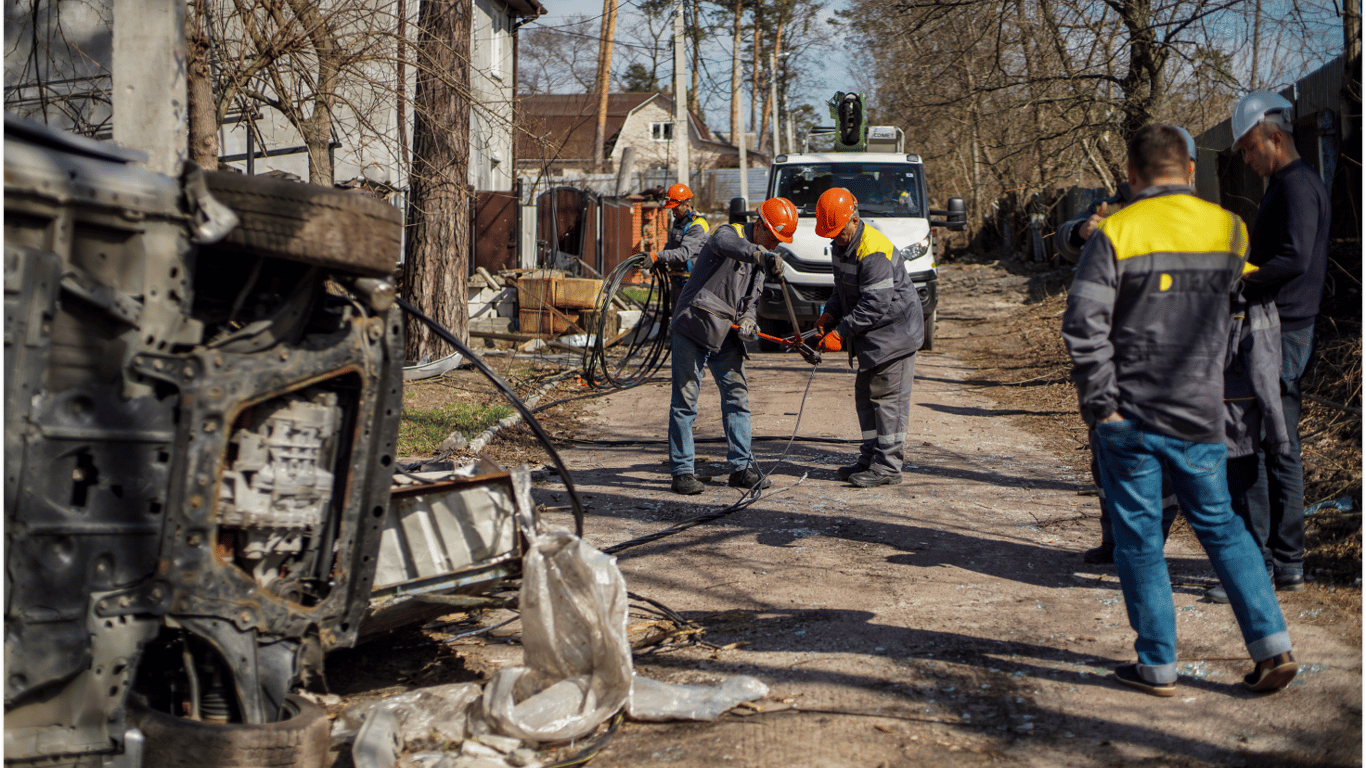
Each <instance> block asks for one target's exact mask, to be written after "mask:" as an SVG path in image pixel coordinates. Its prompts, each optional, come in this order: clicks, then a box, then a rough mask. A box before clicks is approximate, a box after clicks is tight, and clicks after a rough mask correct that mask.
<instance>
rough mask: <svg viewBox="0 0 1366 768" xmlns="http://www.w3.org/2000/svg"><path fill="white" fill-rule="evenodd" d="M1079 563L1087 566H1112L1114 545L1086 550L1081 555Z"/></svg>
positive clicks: (1104, 545) (1103, 545)
mask: <svg viewBox="0 0 1366 768" xmlns="http://www.w3.org/2000/svg"><path fill="white" fill-rule="evenodd" d="M1081 561H1082V562H1083V563H1086V564H1088V565H1113V564H1114V562H1115V545H1114V544H1101V545H1100V546H1099V547H1095V548H1094V549H1088V550H1086V551H1085V552H1083V553H1082V555H1081Z"/></svg>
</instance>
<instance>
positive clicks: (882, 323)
mask: <svg viewBox="0 0 1366 768" xmlns="http://www.w3.org/2000/svg"><path fill="white" fill-rule="evenodd" d="M816 234H817V235H819V236H821V237H828V238H830V242H831V245H832V248H831V249H830V253H831V259H832V261H833V262H834V267H835V291H834V293H833V294H832V295H831V297H830V301H829V302H828V303H826V305H825V311H824V313H822V314H821V316H820V319H818V320H817V321H816V331H817V333H819V334H820V335H821V336H820V339H821V342H820V343H821V348H822V349H823V350H825V351H827V352H839V351H840V350H842V349H847V350H848V351H849V361H850V365H852V364H853V361H854V358H858V367H859V370H858V374H857V375H856V376H855V377H854V409H855V411H856V412H857V413H858V421H859V429H860V430H861V431H862V433H863V443H862V445H861V446H860V448H859V457H858V460H857V461H855V462H854V463H853V464H850V465H849V466H846V467H840V469H839V470H838V472H837V474H838V475H839V478H840V479H841V480H848V481H849V482H850V483H852V484H853V485H855V486H857V487H859V488H871V487H874V486H879V485H895V484H896V483H899V482H901V467H902V464H903V463H904V462H905V457H906V426H907V422H908V420H909V417H908V414H909V411H910V407H911V381H912V379H913V378H914V376H915V353H916V350H918V349H920V344H921V342H922V341H923V340H924V336H925V319H924V316H923V314H922V311H921V308H920V296H919V295H918V294H917V293H916V290H915V285H914V284H913V283H912V282H911V278H910V276H909V275H908V274H907V273H906V266H905V261H904V260H903V259H902V256H901V253H900V252H899V251H898V250H897V249H896V247H895V246H893V245H892V242H891V241H890V240H888V239H887V237H886V236H885V235H883V234H882V233H881V232H879V231H877V229H876V228H874V227H870V226H868V225H867V224H865V223H864V222H863V221H862V220H861V219H860V218H859V215H858V200H857V199H855V197H854V195H853V193H852V192H850V191H849V190H847V189H844V188H842V187H832V188H831V189H828V190H826V191H825V193H824V194H822V195H821V196H820V199H819V200H817V201H816Z"/></svg>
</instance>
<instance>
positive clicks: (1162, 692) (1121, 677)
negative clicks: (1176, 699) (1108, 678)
mask: <svg viewBox="0 0 1366 768" xmlns="http://www.w3.org/2000/svg"><path fill="white" fill-rule="evenodd" d="M1115 680H1116V682H1118V683H1119V684H1120V685H1127V686H1129V687H1130V688H1134V689H1137V690H1140V691H1143V692H1144V693H1147V694H1150V695H1153V696H1162V697H1164V698H1165V697H1167V696H1175V695H1176V683H1150V682H1148V681H1147V680H1144V679H1143V676H1142V675H1140V674H1139V673H1138V665H1137V664H1125V665H1124V666H1122V667H1116V668H1115Z"/></svg>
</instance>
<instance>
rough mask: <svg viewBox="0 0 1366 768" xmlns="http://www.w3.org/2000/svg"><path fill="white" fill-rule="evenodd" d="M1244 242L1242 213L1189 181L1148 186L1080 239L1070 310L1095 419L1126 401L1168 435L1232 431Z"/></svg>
mask: <svg viewBox="0 0 1366 768" xmlns="http://www.w3.org/2000/svg"><path fill="white" fill-rule="evenodd" d="M1247 247H1248V240H1247V228H1246V227H1245V226H1244V225H1243V222H1242V220H1241V219H1239V218H1238V217H1237V216H1235V215H1233V214H1232V213H1229V212H1228V211H1226V210H1224V209H1223V208H1220V207H1219V206H1217V205H1215V204H1213V203H1208V202H1205V201H1204V200H1201V199H1199V198H1198V197H1196V196H1195V194H1194V191H1193V190H1191V188H1190V187H1188V186H1185V185H1164V186H1157V187H1149V188H1148V189H1145V190H1142V191H1141V192H1138V193H1136V194H1135V195H1134V201H1133V202H1132V203H1130V204H1129V205H1128V206H1127V207H1126V208H1125V209H1124V210H1122V211H1120V212H1119V213H1116V214H1114V215H1111V216H1108V217H1106V219H1105V221H1104V222H1102V223H1101V225H1100V227H1099V229H1098V230H1097V231H1096V232H1095V233H1093V234H1092V235H1091V237H1090V239H1088V240H1087V241H1086V247H1085V248H1083V249H1082V252H1081V258H1080V259H1079V261H1078V262H1077V272H1076V275H1075V277H1074V278H1073V281H1072V288H1071V291H1070V292H1069V294H1068V296H1067V310H1066V311H1065V312H1064V313H1063V322H1062V336H1063V341H1064V342H1066V344H1067V351H1068V354H1070V355H1071V356H1072V362H1073V367H1072V381H1073V383H1075V384H1076V387H1077V397H1078V400H1079V402H1080V406H1081V413H1082V417H1083V418H1084V419H1085V420H1086V422H1087V423H1088V424H1094V423H1095V422H1096V421H1099V420H1100V419H1103V418H1105V417H1106V416H1108V415H1109V414H1111V413H1113V412H1115V411H1116V410H1118V411H1121V412H1122V414H1123V415H1124V416H1125V417H1126V418H1132V419H1136V420H1137V421H1138V422H1139V423H1140V424H1142V425H1143V426H1144V427H1146V428H1148V429H1151V430H1153V431H1156V432H1159V433H1162V434H1165V435H1169V436H1171V437H1176V438H1180V439H1182V440H1189V441H1191V442H1197V443H1216V442H1223V440H1224V419H1225V409H1224V404H1223V395H1224V365H1225V362H1226V355H1227V351H1228V343H1229V324H1230V322H1231V317H1232V312H1231V307H1232V306H1233V301H1234V299H1235V298H1236V296H1237V292H1238V287H1239V279H1240V277H1241V275H1242V269H1243V262H1244V260H1245V259H1246V258H1247Z"/></svg>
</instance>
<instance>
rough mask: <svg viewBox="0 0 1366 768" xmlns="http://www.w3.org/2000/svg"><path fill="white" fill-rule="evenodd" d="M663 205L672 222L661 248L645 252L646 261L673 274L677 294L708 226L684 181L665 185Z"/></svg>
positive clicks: (699, 249) (707, 230)
mask: <svg viewBox="0 0 1366 768" xmlns="http://www.w3.org/2000/svg"><path fill="white" fill-rule="evenodd" d="M664 208H665V210H672V211H673V212H674V221H673V224H672V225H671V226H670V227H669V239H668V241H667V242H665V243H664V250H661V251H650V252H649V254H650V263H651V264H654V263H656V262H660V261H662V262H664V265H665V267H667V268H668V270H669V274H670V275H671V276H672V277H673V280H674V292H675V294H677V292H678V291H679V290H681V289H682V288H683V284H684V283H685V282H686V281H687V279H688V274H689V273H690V272H691V271H692V265H693V259H695V258H697V254H698V253H701V251H702V246H704V245H706V244H707V238H708V237H709V236H710V235H711V225H709V224H707V220H706V219H704V218H702V214H700V213H698V212H697V209H696V208H694V207H693V204H692V189H691V188H689V187H688V185H687V184H675V185H673V186H672V187H669V192H668V197H667V199H666V200H665V202H664Z"/></svg>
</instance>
